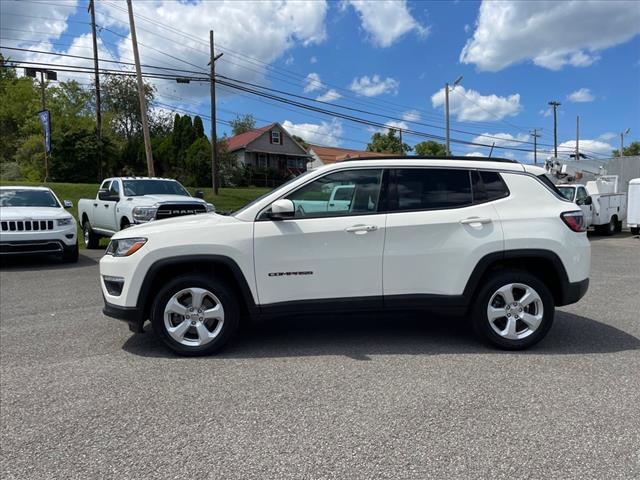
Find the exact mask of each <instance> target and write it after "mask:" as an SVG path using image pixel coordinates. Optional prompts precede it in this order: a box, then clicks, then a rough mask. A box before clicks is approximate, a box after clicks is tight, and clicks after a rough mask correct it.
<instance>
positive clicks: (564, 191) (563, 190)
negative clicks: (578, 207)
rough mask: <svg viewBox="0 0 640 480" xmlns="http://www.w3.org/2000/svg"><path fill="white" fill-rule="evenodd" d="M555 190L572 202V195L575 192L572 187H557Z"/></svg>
mask: <svg viewBox="0 0 640 480" xmlns="http://www.w3.org/2000/svg"><path fill="white" fill-rule="evenodd" d="M557 189H558V191H559V192H560V194H561V195H562V196H563V197H564V198H566V199H567V200H569V201H570V202H573V193H574V192H575V189H574V188H573V187H558V188H557Z"/></svg>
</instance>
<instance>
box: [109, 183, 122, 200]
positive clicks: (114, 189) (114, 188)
mask: <svg viewBox="0 0 640 480" xmlns="http://www.w3.org/2000/svg"><path fill="white" fill-rule="evenodd" d="M109 194H110V195H112V196H114V197H119V196H120V184H119V183H118V181H117V180H114V181H113V182H111V186H110V187H109Z"/></svg>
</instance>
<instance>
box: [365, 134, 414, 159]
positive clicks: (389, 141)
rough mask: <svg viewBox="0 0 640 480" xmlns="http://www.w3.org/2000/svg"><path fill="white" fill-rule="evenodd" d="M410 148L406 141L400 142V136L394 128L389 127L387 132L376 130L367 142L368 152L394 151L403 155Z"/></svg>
mask: <svg viewBox="0 0 640 480" xmlns="http://www.w3.org/2000/svg"><path fill="white" fill-rule="evenodd" d="M411 150H412V149H411V147H410V146H409V145H407V144H406V143H400V137H398V136H396V133H395V130H393V129H389V130H388V131H387V133H381V132H376V133H374V134H373V135H372V136H371V142H370V143H368V144H367V151H368V152H380V153H395V154H400V155H404V154H405V153H406V152H410V151H411Z"/></svg>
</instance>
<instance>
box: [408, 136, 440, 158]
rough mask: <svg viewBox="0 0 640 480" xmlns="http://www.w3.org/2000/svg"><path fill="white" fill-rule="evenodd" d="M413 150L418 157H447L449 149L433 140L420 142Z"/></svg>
mask: <svg viewBox="0 0 640 480" xmlns="http://www.w3.org/2000/svg"><path fill="white" fill-rule="evenodd" d="M413 150H414V151H415V152H416V155H421V156H425V157H446V156H447V148H446V146H445V145H443V144H442V143H438V142H435V141H433V140H427V141H426V142H420V143H418V144H416V145H414V147H413Z"/></svg>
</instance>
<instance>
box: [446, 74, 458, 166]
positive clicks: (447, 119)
mask: <svg viewBox="0 0 640 480" xmlns="http://www.w3.org/2000/svg"><path fill="white" fill-rule="evenodd" d="M461 81H462V75H460V76H459V77H458V78H456V81H455V82H453V87H451V91H453V89H454V88H456V87H457V86H458V85H459V84H460V82H461ZM444 116H445V121H444V126H445V130H446V132H445V149H446V150H447V155H451V148H450V138H449V82H447V83H445V84H444Z"/></svg>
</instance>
